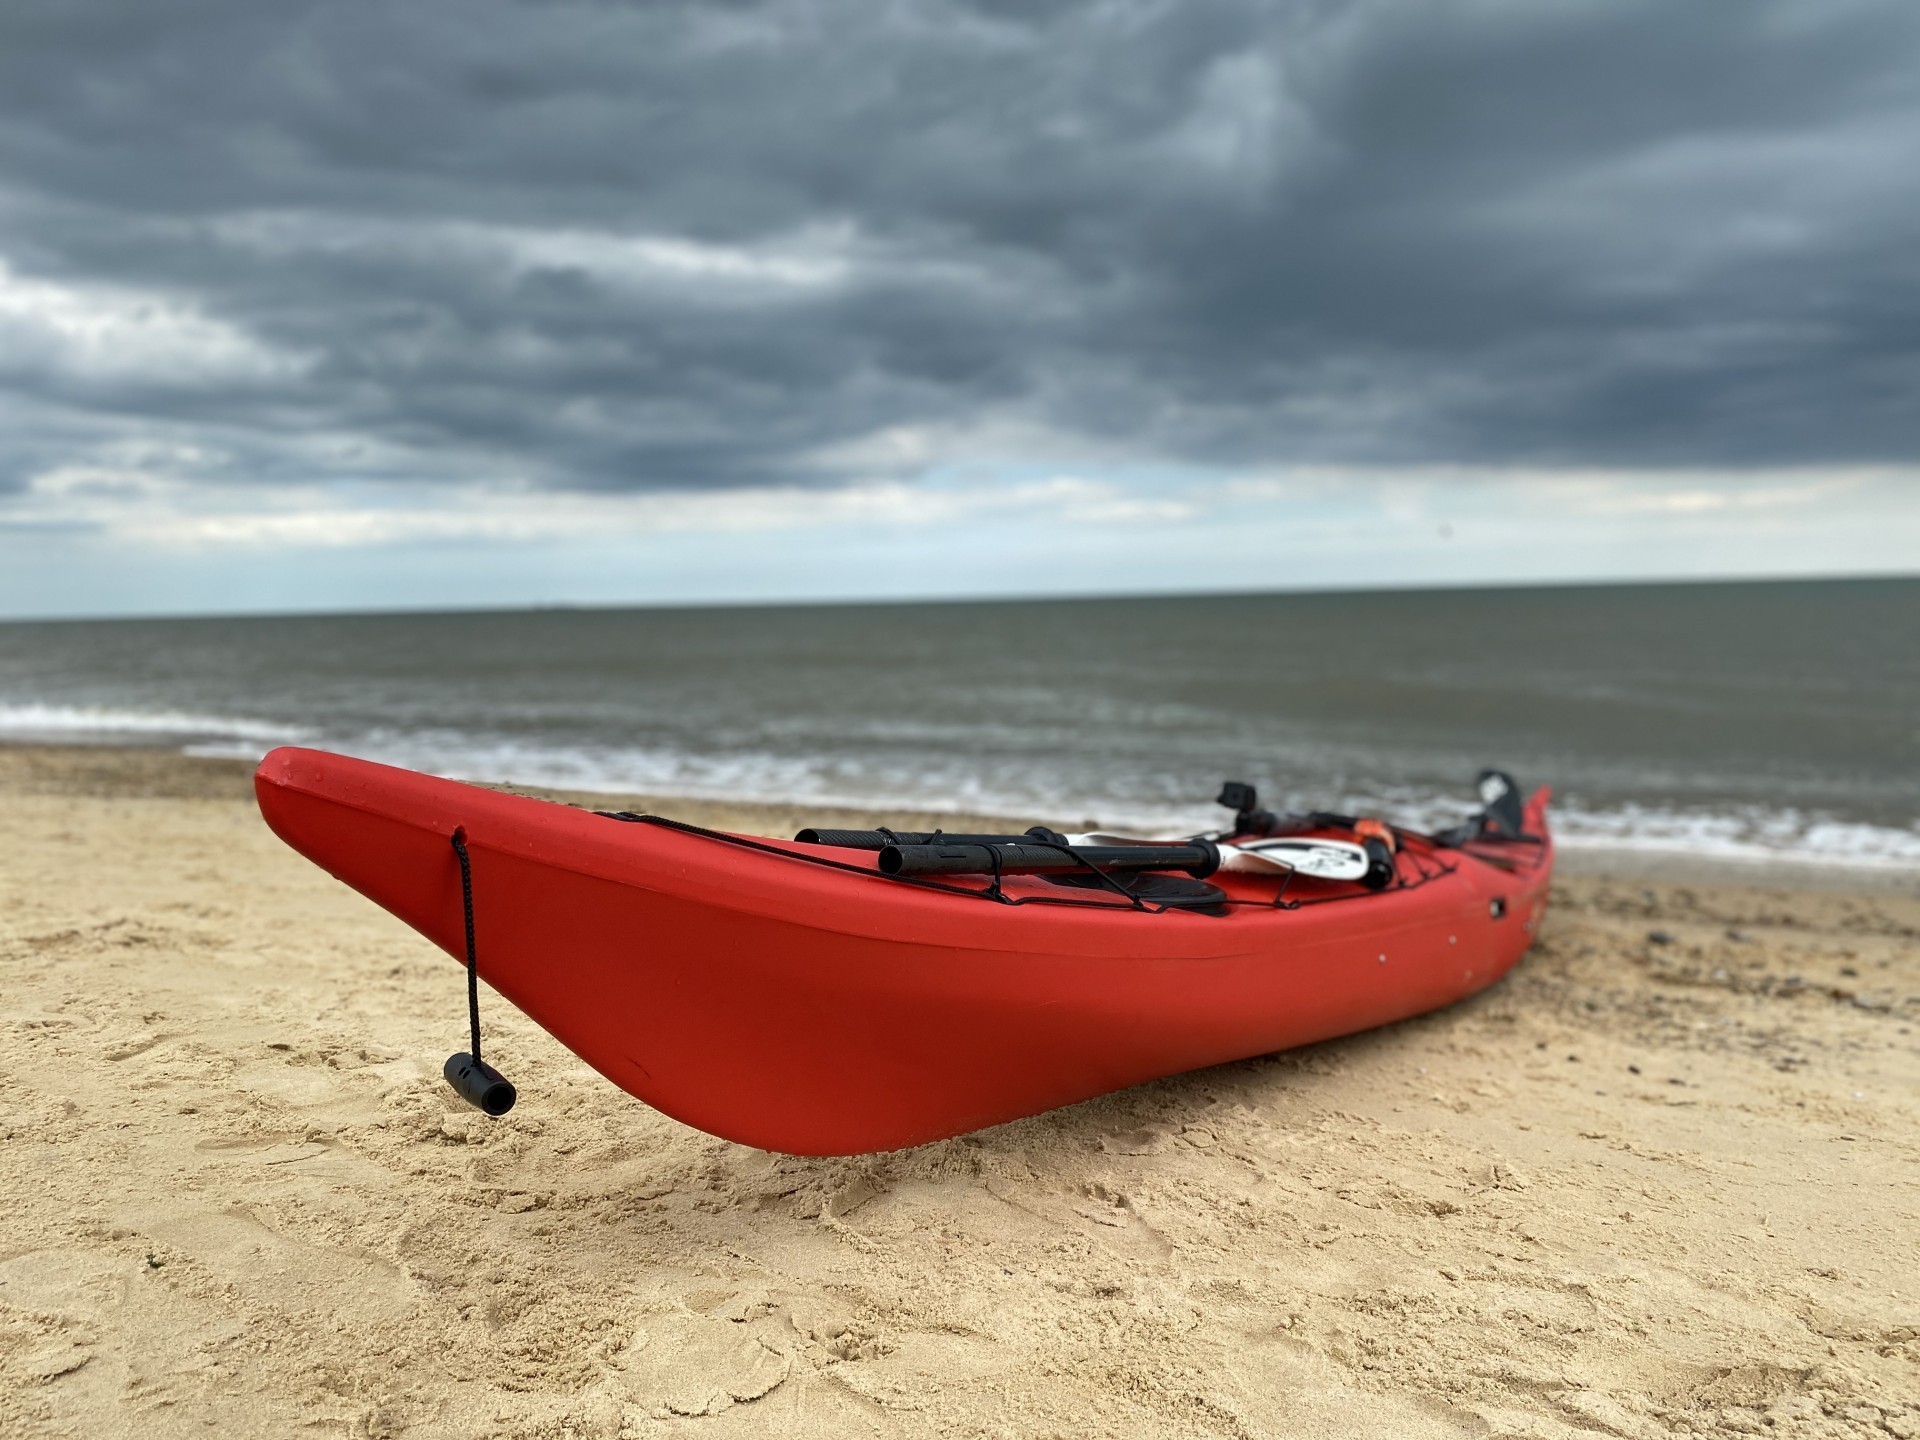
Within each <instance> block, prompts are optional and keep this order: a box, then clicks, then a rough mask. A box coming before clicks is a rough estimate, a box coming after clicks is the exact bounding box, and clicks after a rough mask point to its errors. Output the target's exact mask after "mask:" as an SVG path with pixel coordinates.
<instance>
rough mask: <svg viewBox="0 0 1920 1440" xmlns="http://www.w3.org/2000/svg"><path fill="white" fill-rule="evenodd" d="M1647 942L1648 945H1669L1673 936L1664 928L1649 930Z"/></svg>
mask: <svg viewBox="0 0 1920 1440" xmlns="http://www.w3.org/2000/svg"><path fill="white" fill-rule="evenodd" d="M1647 943H1648V944H1650V945H1671V944H1672V943H1673V936H1671V935H1669V934H1668V933H1667V932H1666V931H1664V930H1649V931H1648V932H1647Z"/></svg>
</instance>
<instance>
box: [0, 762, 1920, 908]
mask: <svg viewBox="0 0 1920 1440" xmlns="http://www.w3.org/2000/svg"><path fill="white" fill-rule="evenodd" d="M254 765H255V762H253V761H250V760H237V759H229V758H224V757H213V756H198V755H189V754H187V753H185V752H184V751H182V750H179V749H177V748H174V747H172V746H166V745H142V744H123V743H104V742H103V743H87V744H52V743H44V742H38V741H11V740H0V767H4V768H5V771H6V775H7V777H8V778H7V780H6V783H7V784H8V785H10V786H14V787H32V786H34V785H36V784H38V785H44V786H47V787H48V788H49V789H51V790H52V791H55V792H58V793H71V792H73V791H74V790H75V789H76V788H79V789H81V790H83V791H84V792H86V793H97V794H120V795H125V796H128V797H150V798H158V797H167V798H183V799H185V798H232V797H235V796H241V797H245V798H248V799H251V796H252V784H251V777H252V775H253V770H254ZM467 783H470V784H475V785H479V786H481V787H482V788H484V789H489V790H503V791H507V792H509V793H512V794H516V795H528V796H532V797H534V798H537V799H543V800H554V801H558V802H560V803H562V804H567V805H575V806H579V807H581V808H584V809H642V810H653V811H656V812H658V813H660V814H665V815H672V816H675V817H676V818H681V819H691V820H694V821H695V822H696V823H699V824H704V825H710V826H714V827H716V828H721V829H734V830H739V831H742V832H744V833H749V834H755V835H777V836H780V837H782V838H785V837H788V836H791V835H792V834H793V833H794V831H795V830H798V829H799V828H801V827H802V826H805V825H819V826H845V827H849V828H855V827H865V826H867V825H871V824H874V823H880V822H884V823H888V824H892V825H894V826H896V827H897V828H905V829H927V830H931V829H934V828H945V829H949V830H968V829H971V830H981V831H985V830H992V831H998V830H1004V829H1011V830H1016V831H1017V830H1024V829H1025V828H1026V827H1027V826H1029V825H1032V824H1034V823H1036V819H1035V817H1032V816H1027V817H1011V816H1006V815H995V814H990V813H986V812H968V811H953V810H923V809H914V808H912V807H900V808H888V809H885V810H880V809H877V808H875V807H871V806H853V805H814V804H809V803H805V802H797V801H789V800H783V799H778V798H775V799H766V800H736V799H722V800H716V799H703V798H698V797H689V796H676V795H667V794H640V793H637V792H626V791H601V790H578V789H556V788H553V787H547V786H531V785H517V784H514V783H512V782H493V781H482V780H475V781H469V782H467ZM1045 823H1051V824H1055V825H1056V826H1058V827H1060V828H1066V829H1072V828H1075V822H1074V821H1073V820H1071V819H1069V818H1068V817H1065V816H1054V817H1050V818H1048V819H1047V820H1046V821H1045ZM1556 852H1557V853H1556V856H1555V873H1556V874H1558V875H1562V876H1567V877H1574V876H1578V877H1582V878H1595V879H1615V880H1621V881H1641V882H1658V883H1664V884H1684V885H1708V886H1725V887H1731V888H1740V889H1756V890H1811V891H1821V892H1826V893H1831V894H1850V895H1906V896H1920V870H1916V869H1913V868H1910V867H1906V866H1898V865H1873V864H1869V865H1848V864H1845V863H1843V862H1838V861H1832V862H1830V861H1815V860H1807V859H1802V858H1797V857H1785V856H1783V857H1779V858H1774V857H1769V856H1746V855H1714V854H1702V853H1700V852H1697V851H1690V850H1680V849H1667V848H1661V847H1655V846H1646V847H1640V846H1607V845H1597V844H1589V843H1586V842H1583V841H1575V842H1572V843H1569V842H1566V841H1560V842H1558V844H1557V846H1556Z"/></svg>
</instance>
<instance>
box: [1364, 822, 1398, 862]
mask: <svg viewBox="0 0 1920 1440" xmlns="http://www.w3.org/2000/svg"><path fill="white" fill-rule="evenodd" d="M1353 833H1354V834H1356V835H1358V836H1359V837H1360V838H1361V839H1362V840H1378V841H1379V842H1380V843H1381V844H1382V845H1384V846H1386V847H1387V853H1388V854H1389V855H1391V854H1393V853H1394V852H1395V851H1396V850H1398V849H1399V848H1400V845H1399V842H1398V841H1396V840H1395V839H1394V835H1393V827H1392V826H1391V825H1389V824H1387V822H1386V821H1384V820H1356V821H1354V822H1353Z"/></svg>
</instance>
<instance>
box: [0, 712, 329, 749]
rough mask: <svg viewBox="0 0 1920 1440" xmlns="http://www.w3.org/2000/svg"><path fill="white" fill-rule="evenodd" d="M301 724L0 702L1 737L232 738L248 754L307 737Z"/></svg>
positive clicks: (109, 739) (104, 739) (185, 740)
mask: <svg viewBox="0 0 1920 1440" xmlns="http://www.w3.org/2000/svg"><path fill="white" fill-rule="evenodd" d="M309 733H310V732H308V731H306V730H304V729H302V728H301V727H299V726H293V725H287V724H283V723H281V722H279V721H274V720H263V719H255V718H251V717H247V716H237V715H208V714H200V713H197V712H194V711H187V710H136V709H129V708H125V707H122V706H116V705H49V704H45V703H43V702H40V701H32V700H30V701H24V702H19V701H13V702H9V701H0V737H5V738H8V739H16V740H19V739H55V740H78V741H83V742H85V741H100V742H112V741H116V740H127V739H134V738H138V739H146V740H155V741H175V742H179V743H182V744H188V743H192V742H206V741H226V742H229V743H234V744H243V745H244V747H245V749H246V751H247V753H249V754H257V753H260V751H261V750H262V748H263V747H270V746H272V745H275V744H283V743H286V742H289V741H294V740H300V739H304V738H307V737H308V735H309Z"/></svg>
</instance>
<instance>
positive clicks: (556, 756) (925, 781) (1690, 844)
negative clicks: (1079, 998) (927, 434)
mask: <svg viewBox="0 0 1920 1440" xmlns="http://www.w3.org/2000/svg"><path fill="white" fill-rule="evenodd" d="M0 738H5V739H15V740H23V739H38V740H54V741H61V740H66V741H76V740H77V741H82V742H91V743H108V744H110V743H115V742H121V743H125V742H129V741H138V742H146V743H156V742H157V743H171V744H174V745H177V746H178V747H179V748H180V749H182V750H183V751H185V752H187V753H189V754H194V755H211V756H224V757H231V758H237V759H249V760H251V759H258V758H259V756H260V755H261V754H263V753H264V752H265V751H266V750H267V749H269V748H271V747H272V746H273V745H276V744H287V743H302V742H304V743H312V744H319V745H322V746H325V747H327V748H331V749H337V750H340V751H342V752H344V753H349V754H353V755H357V756H360V757H362V758H365V759H369V760H376V761H380V762H383V763H386V764H390V765H400V766H404V767H406V768H408V769H414V770H422V771H425V772H428V773H431V774H438V775H445V776H450V777H456V778H464V779H471V780H481V781H494V782H511V783H516V784H521V785H531V786H540V787H546V788H551V789H564V790H577V791H585V792H597V793H604V794H609V795H629V796H632V795H651V796H658V797H663V798H664V797H677V798H684V799H688V800H706V801H721V802H728V801H733V802H747V803H755V802H769V801H772V802H777V803H781V804H785V805H789V806H792V807H795V808H801V809H804V808H805V807H808V806H814V807H819V808H821V809H828V808H834V809H839V808H848V809H860V810H879V811H886V810H900V811H921V812H933V813H937V814H940V813H944V814H979V815H1005V816H1010V817H1024V818H1026V819H1044V820H1046V821H1048V822H1049V823H1062V824H1070V825H1075V826H1082V827H1085V828H1121V829H1130V830H1133V831H1135V832H1136V833H1142V834H1186V833H1193V832H1197V831H1201V830H1205V829H1208V828H1211V827H1213V826H1216V825H1218V824H1220V823H1221V821H1222V820H1223V818H1224V814H1223V812H1221V811H1219V810H1217V809H1215V808H1212V807H1209V806H1208V805H1207V804H1206V802H1205V799H1204V798H1203V796H1202V794H1201V793H1200V792H1199V789H1196V791H1195V793H1194V799H1193V801H1192V802H1191V803H1183V804H1168V803H1167V802H1166V800H1165V798H1164V797H1165V795H1166V794H1167V793H1168V787H1169V785H1170V781H1169V779H1168V777H1166V776H1157V777H1152V776H1149V777H1140V783H1139V784H1137V785H1135V786H1133V787H1131V793H1129V787H1128V786H1126V785H1125V784H1124V783H1123V784H1122V785H1120V786H1119V787H1118V788H1116V787H1114V785H1113V781H1114V779H1115V778H1116V777H1115V776H1114V775H1113V774H1112V773H1111V772H1110V771H1107V770H1104V769H1102V768H1101V767H1099V766H1097V765H1096V766H1092V767H1088V768H1083V769H1080V770H1077V771H1076V770H1073V769H1071V768H1069V757H1062V761H1061V763H1060V764H1059V765H1058V766H1055V767H1051V768H1048V769H1046V770H1040V769H1035V768H1033V767H1032V766H1031V765H1030V764H1028V765H1008V764H1006V763H1005V762H1004V760H995V759H991V758H980V757H970V756H966V755H956V754H952V753H944V754H941V753H935V754H927V753H924V752H913V751H904V752H903V751H899V750H893V751H889V750H888V749H886V748H884V747H882V748H880V749H877V750H874V749H869V750H865V751H862V752H860V753H858V754H841V755H838V756H834V755H820V754H813V753H807V754H801V753H797V752H793V751H778V750H773V749H751V750H730V751H712V752H705V753H696V752H693V751H689V750H685V749H679V748H674V747H670V746H618V745H606V744H588V743H582V744H567V743H564V742H560V743H556V742H555V741H554V740H548V739H529V738H519V737H512V738H509V737H504V736H487V735H483V734H474V733H471V732H469V731H464V730H458V729H454V728H450V727H449V728H438V727H436V728H432V729H400V728H377V729H371V730H364V731H361V732H360V733H357V734H344V733H336V734H329V733H327V732H325V731H320V730H313V729H307V728H304V727H299V726H293V725H289V724H287V723H285V722H282V721H276V720H271V719H265V718H259V717H250V716H237V715H223V714H213V713H202V712H196V711H189V710H179V709H163V708H156V709H136V708H130V707H121V706H110V705H102V706H94V705H70V704H50V703H44V702H38V701H26V702H0ZM1156 780H1157V781H1158V782H1159V788H1158V789H1157V790H1156V789H1155V788H1154V783H1155V781H1156ZM1174 788H1176V789H1177V788H1178V787H1174ZM1269 803H1275V804H1279V805H1286V804H1290V803H1291V804H1296V805H1312V804H1324V805H1328V806H1331V807H1334V808H1338V809H1344V810H1348V811H1352V812H1358V813H1366V814H1380V815H1385V816H1388V817H1390V818H1393V819H1395V820H1397V821H1399V822H1400V823H1402V824H1407V825H1410V826H1413V827H1415V828H1420V829H1437V828H1440V827H1442V826H1445V825H1449V824H1451V823H1453V822H1454V821H1456V820H1458V819H1459V818H1460V817H1461V816H1463V815H1464V814H1465V813H1466V812H1467V810H1468V807H1469V802H1468V800H1467V798H1466V795H1465V787H1464V786H1463V787H1462V791H1461V793H1458V794H1440V793H1435V792H1430V791H1426V790H1423V789H1421V788H1419V787H1414V786H1406V785H1383V786H1379V787H1377V788H1370V789H1367V790H1360V791H1354V790H1348V791H1346V792H1345V793H1329V794H1326V795H1320V796H1300V797H1287V796H1280V795H1276V796H1274V797H1272V799H1271V800H1270V802H1269ZM1553 827H1554V835H1555V839H1556V841H1557V842H1558V843H1559V844H1560V845H1561V846H1563V847H1564V848H1566V849H1568V850H1579V851H1583V852H1596V851H1597V852H1606V851H1614V852H1631V853H1644V852H1669V853H1680V854H1687V855H1695V856H1701V857H1705V858H1712V859H1720V860H1752V861H1782V860H1784V861H1791V862H1794V863H1799V864H1813V865H1826V866H1839V867H1849V868H1862V869H1875V870H1885V869H1898V868H1911V869H1920V823H1916V824H1913V825H1907V826H1900V825H1889V824H1871V823H1867V822H1863V821H1859V820H1850V819H1842V818H1839V817H1836V816H1833V815H1825V814H1821V813H1818V812H1815V811H1810V810H1806V809H1800V808H1793V807H1786V806H1780V807H1767V806H1762V805H1753V804H1723V805H1719V806H1709V807H1699V806H1695V807H1688V806H1682V805H1662V804H1659V803H1640V802H1636V803H1621V804H1611V805H1606V804H1586V803H1580V802H1579V801H1577V800H1572V799H1571V798H1570V799H1569V800H1568V801H1567V802H1565V803H1559V804H1556V806H1555V808H1554V812H1553Z"/></svg>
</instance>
